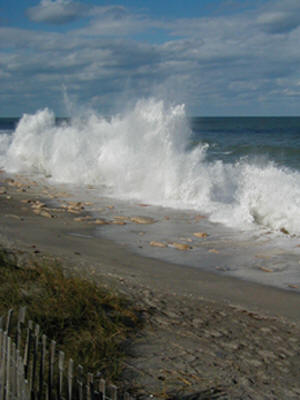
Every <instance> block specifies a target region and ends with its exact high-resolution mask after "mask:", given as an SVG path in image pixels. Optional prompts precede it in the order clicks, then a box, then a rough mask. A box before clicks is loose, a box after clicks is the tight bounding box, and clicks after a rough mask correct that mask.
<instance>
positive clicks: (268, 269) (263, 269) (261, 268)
mask: <svg viewBox="0 0 300 400" xmlns="http://www.w3.org/2000/svg"><path fill="white" fill-rule="evenodd" d="M258 268H259V269H260V270H261V271H263V272H274V271H273V270H272V269H271V268H266V267H258Z"/></svg>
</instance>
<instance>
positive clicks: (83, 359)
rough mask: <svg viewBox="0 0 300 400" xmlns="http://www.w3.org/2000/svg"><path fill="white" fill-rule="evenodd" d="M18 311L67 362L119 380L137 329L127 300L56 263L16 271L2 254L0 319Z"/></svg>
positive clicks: (138, 324)
mask: <svg viewBox="0 0 300 400" xmlns="http://www.w3.org/2000/svg"><path fill="white" fill-rule="evenodd" d="M21 306H26V309H27V316H28V318H29V319H32V320H33V321H34V322H35V323H38V324H39V325H40V327H41V331H42V333H43V334H45V335H47V337H48V338H49V339H53V340H55V341H56V342H57V345H58V348H59V349H61V350H63V351H64V352H65V355H66V357H68V358H72V359H73V360H74V362H75V363H76V364H77V365H78V364H81V365H82V366H83V367H84V369H85V370H86V371H88V372H101V373H103V374H104V376H105V377H106V379H110V380H114V381H116V380H118V377H119V376H120V373H121V371H122V360H123V359H124V357H125V354H126V346H125V345H124V343H128V339H130V338H132V337H133V335H134V334H135V333H136V332H137V330H138V329H139V328H140V327H141V321H140V318H139V316H138V311H137V310H136V309H135V308H134V307H133V305H132V304H130V302H129V301H128V300H127V299H125V298H124V297H122V296H120V295H118V294H116V293H114V292H112V291H109V290H107V289H106V288H104V287H101V286H100V285H96V284H95V283H93V282H91V281H89V280H86V279H82V278H80V277H77V276H67V275H66V274H65V273H64V272H63V270H62V268H61V266H60V265H59V264H57V263H55V262H38V263H37V262H33V261H31V262H30V263H27V264H26V266H18V265H17V262H16V261H15V259H14V257H12V252H8V251H6V250H4V249H2V250H0V315H5V314H6V313H7V311H8V310H9V309H11V308H12V309H14V310H15V311H16V312H17V311H18V309H19V308H20V307H21ZM129 342H130V341H129Z"/></svg>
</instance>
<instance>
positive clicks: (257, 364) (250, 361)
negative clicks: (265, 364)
mask: <svg viewBox="0 0 300 400" xmlns="http://www.w3.org/2000/svg"><path fill="white" fill-rule="evenodd" d="M245 361H246V362H247V363H248V364H250V365H252V366H253V367H255V368H258V367H261V366H262V362H261V361H258V360H255V359H254V358H250V359H249V358H245Z"/></svg>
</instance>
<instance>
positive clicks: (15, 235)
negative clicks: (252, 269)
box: [0, 173, 300, 399]
mask: <svg viewBox="0 0 300 400" xmlns="http://www.w3.org/2000/svg"><path fill="white" fill-rule="evenodd" d="M7 179H9V178H8V177H7V176H5V175H4V174H3V173H2V174H1V175H0V182H1V185H0V189H1V188H5V190H3V189H2V192H3V193H2V194H0V204H1V206H0V220H1V225H0V243H1V245H2V246H3V247H6V248H10V249H12V250H13V251H15V252H16V253H18V254H19V255H18V257H20V258H22V256H23V254H22V252H24V254H25V256H26V257H27V256H28V255H31V256H32V257H36V258H37V259H39V260H43V258H44V257H45V258H47V257H52V258H56V259H58V260H59V261H60V262H61V263H62V265H63V267H64V268H67V269H68V270H70V271H71V272H74V273H79V274H80V275H82V276H84V277H87V278H89V279H92V280H94V281H97V280H101V281H102V282H104V284H105V285H107V286H109V287H110V288H115V289H116V290H118V291H120V292H121V293H124V294H126V295H127V296H128V297H129V298H130V299H131V300H133V301H134V302H135V304H137V305H138V306H139V307H140V308H141V309H143V310H144V314H145V320H146V327H145V331H144V333H143V334H142V335H141V337H140V339H139V340H138V341H137V343H135V344H134V345H133V350H132V356H131V357H129V359H128V360H127V365H126V366H125V367H126V368H125V373H124V379H125V382H127V383H126V384H128V387H129V386H130V385H131V386H132V385H133V386H134V387H135V389H136V390H137V392H138V393H139V394H140V395H141V396H142V395H143V393H144V396H149V395H150V393H152V394H153V395H154V394H155V395H156V396H157V397H158V398H166V393H172V392H174V391H175V392H178V391H184V393H190V392H195V391H197V390H200V389H201V390H206V389H208V388H209V387H212V386H214V385H222V386H224V387H225V389H226V391H227V393H230V396H231V397H229V398H230V399H235V398H236V399H238V398H240V397H238V395H239V393H241V392H242V391H244V392H245V393H249V396H250V394H251V393H252V395H253V393H255V396H254V397H253V398H255V399H259V398H275V397H276V396H275V397H271V390H275V392H276V393H277V396H278V397H277V398H287V399H288V398H291V399H292V398H297V396H298V395H300V383H299V382H300V376H299V374H300V372H299V371H300V368H299V354H300V340H299V337H300V335H299V333H300V312H299V309H300V308H299V306H300V295H299V293H297V292H293V291H287V290H282V289H277V288H273V287H268V286H263V285H259V284H256V283H252V282H248V281H244V280H240V279H236V278H232V277H226V276H222V275H217V274H213V273H211V272H206V271H203V270H199V269H196V268H193V267H186V266H180V265H177V264H172V263H167V262H164V261H161V260H158V259H152V258H145V257H142V256H140V255H137V254H133V253H132V252H130V251H129V250H128V249H127V248H126V247H125V246H121V245H118V244H116V243H114V242H112V241H110V240H108V239H105V238H102V237H99V236H98V237H95V236H94V235H93V230H94V229H95V225H93V224H92V225H91V224H90V223H89V220H88V219H87V220H85V221H84V220H83V221H81V222H77V221H74V218H76V215H75V214H72V213H68V212H66V211H56V212H54V211H53V212H52V214H53V218H51V217H46V214H44V216H42V215H36V214H34V213H33V211H32V208H31V206H30V203H26V200H27V201H28V200H30V199H35V200H38V199H39V201H41V202H42V201H43V202H45V203H47V204H48V203H49V204H50V203H51V202H52V203H53V201H54V200H55V198H54V199H53V198H51V197H50V189H49V193H48V194H47V193H46V192H45V188H42V187H41V185H39V184H38V185H30V184H29V183H27V184H26V183H24V182H23V183H20V185H19V186H18V185H17V184H16V183H15V184H12V185H9V184H8V182H9V181H7ZM15 182H16V181H15ZM43 191H44V192H43ZM4 192H5V193H4ZM58 199H59V196H58V198H57V199H56V200H58ZM56 200H55V201H56ZM56 208H57V207H56ZM49 210H51V207H50V206H49ZM78 215H80V214H78ZM78 218H79V217H78ZM276 337H277V339H276ZM278 337H281V338H282V340H280V341H279V339H278ZM274 338H275V339H274ZM276 340H278V341H279V342H280V345H279V344H278V342H276ZM251 343H252V345H251ZM253 344H256V345H255V346H253ZM274 346H277V347H278V348H279V349H280V350H278V354H279V355H278V357H277V352H276V350H275V349H276V347H274ZM175 348H177V351H178V353H177V354H174V355H173V356H172V351H173V353H174V349H175ZM203 349H204V350H203ZM206 350H207V352H206ZM203 351H204V353H203ZM197 352H199V354H198V355H197ZM201 354H202V355H201ZM235 354H236V355H235ZM280 354H281V356H280ZM203 356H205V357H204V359H203ZM197 363H198V364H199V365H198V364H197ZM274 363H275V364H276V363H277V364H276V366H274V368H272V369H270V366H271V365H272V364H274ZM235 364H236V365H235ZM275 364H274V365H275ZM227 369H228V370H227ZM171 371H173V372H174V371H175V372H176V373H175V372H174V374H175V375H174V374H173V375H174V376H173V375H172V372H171ZM192 371H194V373H192ZM284 371H285V372H284ZM175 376H176V379H175ZM279 376H282V378H281V380H280V379H279ZM287 376H288V378H287ZM199 377H201V379H200V378H199ZM251 379H252V380H254V381H255V385H254V386H253V384H251ZM282 379H285V380H286V381H288V382H289V384H288V387H284V385H283V381H282ZM233 380H236V381H237V383H233ZM277 381H278V382H277ZM265 382H268V383H265ZM133 383H134V384H133ZM282 386H283V387H282ZM263 390H267V391H269V392H268V393H269V396H270V397H260V396H262V395H263ZM164 391H165V392H166V393H165V394H164V396H165V397H163V394H162V393H163V392H164ZM293 391H294V392H293ZM235 396H236V397H235ZM280 396H283V397H280ZM293 396H294V397H293ZM140 398H143V397H140ZM144 398H148V397H144ZM244 398H251V397H244Z"/></svg>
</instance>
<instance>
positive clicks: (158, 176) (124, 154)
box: [0, 99, 300, 233]
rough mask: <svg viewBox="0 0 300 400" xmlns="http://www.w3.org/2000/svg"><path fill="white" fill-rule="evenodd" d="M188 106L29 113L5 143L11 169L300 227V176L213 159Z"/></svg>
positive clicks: (229, 217)
mask: <svg viewBox="0 0 300 400" xmlns="http://www.w3.org/2000/svg"><path fill="white" fill-rule="evenodd" d="M191 143H192V132H191V130H190V126H189V124H188V121H187V118H186V115H185V110H184V106H183V105H176V106H167V105H166V104H164V102H163V101H157V100H155V99H149V100H141V101H139V102H137V104H136V105H135V107H133V108H132V109H131V110H130V111H128V112H126V113H124V114H119V115H115V116H112V117H111V118H109V119H108V118H104V117H103V116H101V115H98V114H97V113H95V112H89V113H86V114H85V115H80V116H77V117H76V118H72V119H71V120H70V121H69V122H68V123H67V122H66V123H63V124H60V125H57V124H56V122H55V116H54V114H53V113H52V112H51V111H49V110H48V109H45V110H42V111H38V112H37V113H36V114H34V115H24V116H23V118H22V119H21V121H20V122H19V124H18V126H17V128H16V130H15V132H14V133H13V135H12V137H10V138H9V139H8V138H6V139H4V140H2V141H1V142H0V156H1V164H3V166H4V167H5V168H6V170H7V171H10V172H23V173H26V174H32V175H40V176H47V177H51V178H50V180H51V182H52V183H58V182H59V183H63V182H67V183H70V184H74V185H86V184H92V185H94V186H95V187H96V189H97V190H98V194H99V196H102V195H106V196H107V195H110V196H114V197H116V198H122V199H138V200H142V201H145V202H148V203H152V204H157V205H163V206H171V207H174V208H190V209H195V210H199V211H200V212H202V213H206V214H207V215H208V216H209V218H210V219H211V221H213V222H221V223H223V224H225V225H227V226H232V227H235V228H238V229H243V230H244V229H253V228H255V227H257V226H260V227H265V228H268V229H271V230H277V231H279V230H280V229H282V228H284V229H285V230H286V231H288V232H291V233H300V200H299V199H300V174H299V172H296V171H292V170H290V169H285V168H282V167H279V166H278V165H276V164H275V163H272V162H270V161H265V162H260V163H257V162H255V161H253V160H252V161H250V160H248V159H247V158H244V159H241V160H239V161H237V162H235V163H224V162H223V161H222V160H217V161H210V162H209V161H208V159H207V157H206V154H207V152H208V151H209V146H208V145H207V144H205V143H198V144H197V145H196V146H191Z"/></svg>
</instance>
